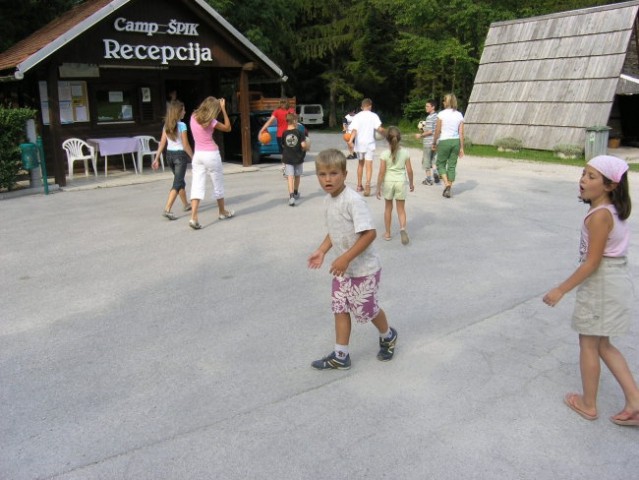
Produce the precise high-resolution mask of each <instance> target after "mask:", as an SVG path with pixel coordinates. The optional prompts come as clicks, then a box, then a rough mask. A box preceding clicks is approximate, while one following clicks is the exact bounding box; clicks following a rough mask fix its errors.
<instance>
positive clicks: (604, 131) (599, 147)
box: [584, 126, 611, 162]
mask: <svg viewBox="0 0 639 480" xmlns="http://www.w3.org/2000/svg"><path fill="white" fill-rule="evenodd" d="M610 130H611V128H610V127H603V126H600V127H588V128H586V148H585V149H584V156H585V157H586V162H587V161H589V160H590V159H591V158H594V157H596V156H597V155H606V154H607V153H608V134H609V132H610Z"/></svg>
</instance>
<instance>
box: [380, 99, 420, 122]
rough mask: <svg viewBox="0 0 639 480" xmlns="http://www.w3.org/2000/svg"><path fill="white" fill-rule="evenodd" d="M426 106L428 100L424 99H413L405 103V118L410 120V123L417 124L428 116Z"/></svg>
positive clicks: (403, 106)
mask: <svg viewBox="0 0 639 480" xmlns="http://www.w3.org/2000/svg"><path fill="white" fill-rule="evenodd" d="M425 105H426V99H423V98H417V99H413V100H411V101H410V102H408V103H404V104H403V105H402V111H403V115H404V116H403V118H404V119H405V120H408V121H409V122H410V123H417V120H419V119H420V118H424V117H425V116H426V112H425V110H424V106H425ZM385 123H388V122H385Z"/></svg>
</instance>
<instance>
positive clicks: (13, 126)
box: [0, 107, 36, 190]
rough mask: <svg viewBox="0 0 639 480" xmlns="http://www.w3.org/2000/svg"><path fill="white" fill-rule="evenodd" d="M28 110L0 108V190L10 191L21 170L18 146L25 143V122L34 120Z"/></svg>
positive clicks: (33, 111)
mask: <svg viewBox="0 0 639 480" xmlns="http://www.w3.org/2000/svg"><path fill="white" fill-rule="evenodd" d="M35 114H36V111H35V110H32V109H30V108H9V109H7V108H2V107H0V132H2V135H0V188H6V189H7V190H12V189H13V187H14V186H15V184H16V181H17V178H18V174H19V173H20V170H22V161H21V155H20V144H21V143H24V142H25V141H26V132H25V128H24V125H25V122H26V121H27V120H29V119H31V118H34V117H35Z"/></svg>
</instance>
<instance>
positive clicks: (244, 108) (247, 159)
mask: <svg viewBox="0 0 639 480" xmlns="http://www.w3.org/2000/svg"><path fill="white" fill-rule="evenodd" d="M253 68H254V65H253V63H247V64H246V65H244V66H243V67H242V70H241V71H240V125H241V128H242V165H243V166H244V167H250V166H251V165H253V145H251V114H250V109H249V80H248V72H249V71H250V70H253Z"/></svg>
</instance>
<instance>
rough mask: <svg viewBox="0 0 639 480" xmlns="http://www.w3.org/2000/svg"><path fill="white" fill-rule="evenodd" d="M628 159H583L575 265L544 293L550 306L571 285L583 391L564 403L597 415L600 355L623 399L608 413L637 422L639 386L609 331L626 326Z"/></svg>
mask: <svg viewBox="0 0 639 480" xmlns="http://www.w3.org/2000/svg"><path fill="white" fill-rule="evenodd" d="M627 170H628V164H627V163H626V162H625V161H623V160H621V159H620V158H617V157H612V156H608V155H600V156H598V157H595V158H593V159H592V160H590V161H589V162H588V165H586V168H584V170H583V173H582V174H581V180H580V181H579V198H580V199H581V200H582V201H583V202H584V203H587V204H589V205H590V209H589V210H588V213H587V214H586V217H585V218H584V221H583V223H582V226H581V242H580V244H579V255H580V262H579V263H580V265H579V267H578V268H577V270H575V272H574V273H573V274H572V275H570V276H569V277H568V278H567V279H566V280H565V281H564V282H563V283H561V284H560V285H559V286H557V287H555V288H553V289H552V290H550V291H549V292H548V293H546V295H545V296H544V299H543V300H544V303H546V304H547V305H549V306H551V307H554V306H555V305H556V304H557V303H558V302H559V300H561V299H562V297H563V296H564V295H565V294H566V293H568V292H569V291H570V290H572V289H573V288H575V287H577V286H578V287H579V288H578V289H577V295H576V300H575V309H574V312H573V316H572V327H573V328H574V329H575V330H577V332H578V333H579V348H580V353H579V366H580V369H581V383H582V388H583V393H582V394H578V393H569V394H567V395H566V396H565V397H564V402H565V403H566V405H568V407H570V408H571V409H572V410H574V411H575V412H577V413H578V414H579V415H581V416H582V417H583V418H585V419H587V420H596V419H597V417H598V415H597V390H598V388H599V374H600V371H601V366H600V359H601V360H603V361H604V363H605V364H606V366H607V367H608V369H609V370H610V371H611V372H612V374H613V375H614V377H615V378H616V379H617V382H619V385H620V386H621V389H622V390H623V393H624V396H625V399H626V404H625V406H624V408H623V410H622V411H620V412H619V413H617V414H616V415H614V416H612V417H610V420H611V421H612V422H614V423H616V424H617V425H632V426H639V389H637V383H636V382H635V379H634V377H633V376H632V373H631V372H630V369H629V368H628V364H627V363H626V360H625V358H624V357H623V355H622V354H621V352H620V351H619V350H617V348H615V347H614V346H613V345H612V343H610V337H611V336H613V335H621V334H624V333H626V332H627V331H628V328H629V325H630V303H631V301H632V298H633V287H632V283H631V280H630V275H629V273H628V264H627V260H626V254H627V252H628V244H629V241H630V229H629V227H628V225H627V223H626V220H627V219H628V217H629V216H630V209H631V204H630V194H629V190H628V176H627V173H626V172H627Z"/></svg>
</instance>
